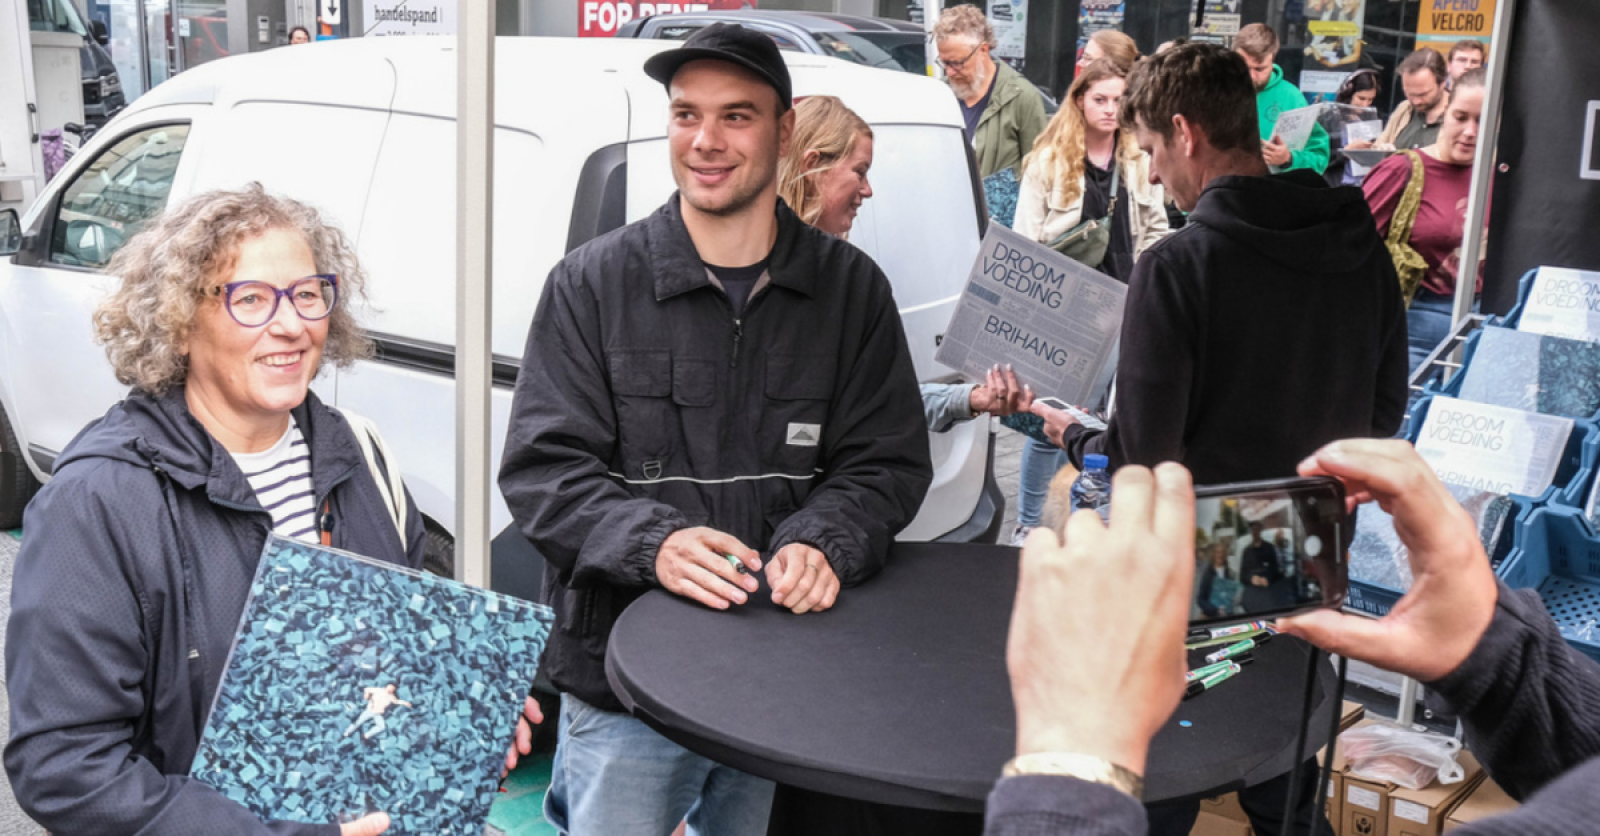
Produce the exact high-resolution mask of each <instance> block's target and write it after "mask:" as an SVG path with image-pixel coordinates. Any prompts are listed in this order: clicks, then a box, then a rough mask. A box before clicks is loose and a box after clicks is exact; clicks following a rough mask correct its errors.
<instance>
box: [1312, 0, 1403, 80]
mask: <svg viewBox="0 0 1600 836" xmlns="http://www.w3.org/2000/svg"><path fill="white" fill-rule="evenodd" d="M1430 1H1431V0H1430ZM1366 7H1367V4H1366V0H1306V5H1305V13H1306V63H1305V68H1306V69H1307V70H1311V71H1313V72H1316V71H1318V70H1319V69H1320V70H1323V71H1327V70H1337V71H1339V72H1340V73H1341V74H1342V73H1346V72H1349V71H1350V70H1353V69H1355V68H1356V62H1357V61H1359V60H1361V27H1362V23H1363V21H1364V20H1365V19H1366V11H1367V8H1366Z"/></svg>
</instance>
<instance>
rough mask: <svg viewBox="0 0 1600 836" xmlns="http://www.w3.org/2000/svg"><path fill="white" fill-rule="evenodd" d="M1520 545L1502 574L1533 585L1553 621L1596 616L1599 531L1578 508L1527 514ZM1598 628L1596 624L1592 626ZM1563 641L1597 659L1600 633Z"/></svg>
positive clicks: (1571, 622) (1573, 623)
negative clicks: (1528, 515)
mask: <svg viewBox="0 0 1600 836" xmlns="http://www.w3.org/2000/svg"><path fill="white" fill-rule="evenodd" d="M1525 529H1526V531H1525V533H1524V536H1523V537H1522V542H1521V544H1520V546H1519V547H1518V548H1517V549H1516V550H1514V551H1513V552H1512V555H1511V557H1510V558H1509V559H1508V560H1507V561H1506V565H1505V567H1504V571H1503V572H1501V577H1502V578H1503V579H1504V580H1505V582H1506V585H1507V586H1509V587H1512V588H1514V589H1536V590H1538V591H1539V598H1540V599H1541V600H1543V601H1544V607H1545V609H1546V610H1549V612H1550V617H1551V618H1554V619H1555V621H1556V623H1557V624H1564V625H1567V626H1570V627H1582V626H1584V625H1585V624H1587V623H1588V621H1589V620H1590V619H1595V620H1597V621H1600V537H1596V536H1595V534H1594V532H1593V531H1592V530H1590V527H1589V521H1588V520H1587V519H1586V518H1585V517H1584V516H1583V512H1582V511H1579V510H1578V509H1576V508H1566V507H1559V506H1556V507H1550V508H1540V509H1538V510H1536V511H1534V512H1533V514H1532V515H1531V516H1530V517H1529V518H1528V522H1527V525H1526V526H1525ZM1596 633H1600V628H1597V629H1596ZM1567 643H1568V644H1570V645H1572V647H1573V648H1574V649H1576V650H1578V651H1579V652H1581V653H1583V654H1584V655H1586V656H1588V657H1589V658H1591V659H1593V660H1595V661H1596V662H1600V635H1597V636H1595V637H1594V639H1593V640H1590V641H1582V640H1580V639H1577V638H1575V637H1572V636H1568V637H1567Z"/></svg>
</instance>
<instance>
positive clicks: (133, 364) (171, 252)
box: [94, 183, 372, 395]
mask: <svg viewBox="0 0 1600 836" xmlns="http://www.w3.org/2000/svg"><path fill="white" fill-rule="evenodd" d="M274 229H283V230H290V231H293V232H296V233H299V234H300V235H302V236H304V237H305V242H306V245H307V246H308V247H309V248H310V249H311V254H312V258H313V259H314V261H315V263H316V269H317V272H318V273H334V274H337V275H338V277H339V301H338V304H337V305H335V306H334V309H333V313H332V314H330V315H329V316H328V338H327V341H326V343H324V346H323V351H322V357H323V360H325V361H331V362H333V363H334V365H337V366H348V365H350V364H351V363H352V362H354V361H356V360H359V359H362V358H364V357H368V356H370V355H371V354H372V343H371V341H369V340H368V339H367V338H366V337H365V336H364V335H363V334H362V333H361V329H360V327H359V326H358V325H357V324H356V321H355V318H354V316H352V315H351V312H350V311H351V307H352V304H353V303H355V302H358V301H362V300H364V299H365V286H366V273H365V272H364V271H363V270H362V269H361V266H360V264H359V263H357V261H356V254H355V249H354V247H353V246H352V245H351V243H350V240H349V239H348V238H346V237H345V235H344V233H343V232H341V231H340V230H339V228H338V227H336V226H334V225H332V224H331V223H328V222H327V221H325V220H324V219H323V217H322V215H321V213H319V212H318V211H317V210H315V209H313V208H311V207H310V206H308V205H306V204H304V203H301V202H299V201H297V200H291V199H289V198H286V197H278V196H274V195H270V194H268V193H267V191H266V189H264V188H262V186H261V184H260V183H251V184H250V185H248V186H245V187H244V188H242V189H238V190H233V191H225V190H218V191H211V192H206V193H204V194H199V195H195V196H194V197H191V198H189V199H188V200H186V201H184V202H183V203H181V204H179V205H178V206H176V207H172V208H169V209H168V210H167V211H166V212H165V213H163V214H162V215H161V216H160V217H159V218H157V219H155V220H154V221H153V222H152V223H151V224H150V225H149V226H147V227H145V228H144V230H143V231H141V232H140V233H139V234H138V235H135V236H134V237H133V238H132V239H130V240H129V241H128V243H127V244H125V245H124V246H123V247H122V249H120V250H118V251H117V254H116V255H115V256H114V257H112V259H111V263H110V264H108V265H106V272H108V273H109V274H111V275H114V276H119V277H121V279H122V284H121V286H120V287H118V288H117V290H116V291H115V292H114V293H112V294H111V295H110V296H109V297H107V298H106V299H105V301H103V302H101V303H100V306H99V307H98V308H97V309H96V310H95V312H94V331H95V341H96V342H98V343H100V344H101V345H103V346H105V349H106V356H107V357H108V358H110V360H111V368H112V371H113V372H115V373H116V376H117V380H119V381H121V382H122V383H123V384H125V385H128V386H132V387H134V388H136V389H140V390H143V391H145V392H148V393H150V394H152V395H160V394H162V393H164V392H166V391H167V389H169V388H171V387H172V386H176V385H179V384H182V383H183V382H184V380H185V378H186V377H187V375H188V371H189V358H188V355H187V354H186V351H185V346H186V344H187V343H188V340H189V334H190V332H191V330H192V329H193V328H194V322H195V316H196V314H197V313H198V312H199V310H200V306H201V305H202V304H204V303H205V302H206V297H207V294H208V292H209V291H210V290H211V289H212V288H215V287H220V286H221V285H222V284H223V283H225V282H226V281H227V279H228V276H230V275H231V274H232V272H233V269H234V267H235V266H236V262H237V261H238V257H239V245H240V244H241V243H243V242H244V241H246V240H249V239H251V238H254V237H256V236H258V235H261V234H263V233H265V232H267V231H269V230H274ZM218 304H221V302H220V299H219V300H218Z"/></svg>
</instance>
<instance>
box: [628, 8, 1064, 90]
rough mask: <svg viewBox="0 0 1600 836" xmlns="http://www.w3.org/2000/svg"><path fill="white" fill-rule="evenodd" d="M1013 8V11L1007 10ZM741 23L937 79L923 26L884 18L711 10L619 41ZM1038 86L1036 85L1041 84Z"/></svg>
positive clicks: (788, 43)
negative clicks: (929, 59) (930, 62)
mask: <svg viewBox="0 0 1600 836" xmlns="http://www.w3.org/2000/svg"><path fill="white" fill-rule="evenodd" d="M1007 8H1009V7H1007ZM719 21H720V22H724V23H737V24H740V25H741V26H745V27H747V28H750V29H755V30H757V31H760V32H763V33H765V34H766V35H767V36H768V37H770V38H772V40H773V42H774V43H776V44H777V45H778V48H779V49H787V50H792V51H794V52H804V53H807V54H810V55H827V56H830V57H833V58H842V59H844V60H846V61H850V62H853V63H856V64H864V65H866V66H869V67H880V68H882V69H886V70H903V71H905V72H908V73H914V74H916V75H929V76H931V75H933V69H932V68H931V67H929V66H928V55H927V43H928V33H927V31H926V30H924V29H923V28H922V26H921V25H919V24H916V23H911V22H910V21H905V20H890V19H888V18H882V17H860V16H857V15H842V14H827V13H823V12H795V11H765V10H760V9H739V10H737V11H733V10H729V11H719V10H715V9H713V10H709V11H704V12H678V13H675V14H666V15H652V16H650V17H641V18H638V19H636V20H630V21H628V22H627V23H625V24H623V25H622V26H620V27H618V28H617V34H616V36H617V37H619V38H656V39H660V40H669V41H682V40H687V39H688V37H689V36H690V35H693V34H694V33H695V32H697V31H699V30H700V29H703V28H705V27H707V26H710V25H711V24H713V23H717V22H719ZM1036 86H1037V85H1036ZM1039 96H1040V97H1041V98H1042V99H1044V110H1045V113H1046V114H1053V113H1055V112H1056V108H1057V105H1056V100H1055V98H1054V97H1053V96H1051V95H1050V94H1049V93H1048V92H1046V91H1045V89H1044V88H1042V87H1040V88H1039Z"/></svg>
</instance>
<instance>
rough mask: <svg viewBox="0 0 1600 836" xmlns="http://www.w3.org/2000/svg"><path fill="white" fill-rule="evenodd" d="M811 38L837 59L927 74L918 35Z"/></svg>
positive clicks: (857, 34) (826, 34)
mask: <svg viewBox="0 0 1600 836" xmlns="http://www.w3.org/2000/svg"><path fill="white" fill-rule="evenodd" d="M811 37H813V38H816V39H817V43H819V44H821V45H822V49H823V51H824V52H826V53H827V54H829V55H832V56H833V57H835V58H843V59H844V60H846V61H851V62H854V63H857V64H865V65H867V66H869V67H880V68H882V69H886V70H904V71H906V72H908V73H916V74H917V75H926V74H927V71H928V65H927V58H926V55H925V53H924V51H923V36H922V35H921V34H919V33H915V32H813V33H811Z"/></svg>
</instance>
